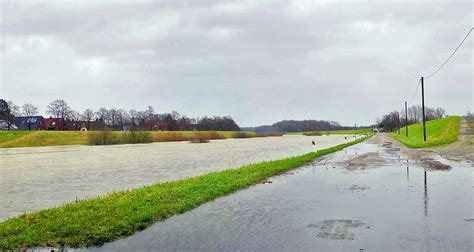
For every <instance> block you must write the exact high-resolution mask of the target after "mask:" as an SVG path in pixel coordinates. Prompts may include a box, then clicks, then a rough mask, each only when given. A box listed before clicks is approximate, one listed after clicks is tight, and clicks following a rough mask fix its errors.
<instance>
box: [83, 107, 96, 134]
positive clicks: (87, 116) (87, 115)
mask: <svg viewBox="0 0 474 252" xmlns="http://www.w3.org/2000/svg"><path fill="white" fill-rule="evenodd" d="M94 114H95V113H94V111H93V110H92V109H86V110H84V112H83V113H82V119H83V120H84V121H86V124H87V125H86V127H87V130H90V127H91V121H92V120H94Z"/></svg>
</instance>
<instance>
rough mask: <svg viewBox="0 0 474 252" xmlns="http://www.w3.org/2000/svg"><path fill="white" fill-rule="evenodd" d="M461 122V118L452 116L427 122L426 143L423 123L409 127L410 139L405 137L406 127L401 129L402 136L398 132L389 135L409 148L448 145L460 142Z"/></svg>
mask: <svg viewBox="0 0 474 252" xmlns="http://www.w3.org/2000/svg"><path fill="white" fill-rule="evenodd" d="M460 121H461V118H460V117H459V116H450V117H446V118H442V119H438V120H432V121H427V122H426V142H424V141H423V125H422V123H417V124H413V125H409V126H408V137H406V135H405V130H406V129H405V127H403V128H401V129H400V134H398V131H396V132H391V133H390V134H389V135H390V136H391V137H393V138H395V139H397V140H398V141H399V142H400V143H402V144H403V145H405V146H407V147H409V148H423V147H434V146H440V145H446V144H450V143H453V142H456V141H457V140H458V136H459V125H460Z"/></svg>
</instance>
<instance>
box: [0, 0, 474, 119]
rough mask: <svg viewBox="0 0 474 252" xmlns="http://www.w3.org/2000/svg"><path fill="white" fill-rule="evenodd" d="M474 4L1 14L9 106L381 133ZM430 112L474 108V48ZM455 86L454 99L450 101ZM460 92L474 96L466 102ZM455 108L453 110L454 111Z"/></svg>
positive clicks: (208, 6)
mask: <svg viewBox="0 0 474 252" xmlns="http://www.w3.org/2000/svg"><path fill="white" fill-rule="evenodd" d="M472 8H473V4H472V3H471V2H452V3H449V2H448V3H431V2H417V3H409V2H407V3H394V2H391V3H387V2H384V3H363V4H360V3H348V2H340V3H324V4H321V3H315V2H306V3H305V2H303V1H298V2H296V4H295V3H292V2H287V1H284V2H258V1H248V2H221V1H215V2H213V1H160V2H139V3H133V2H120V3H117V2H101V3H95V2H74V3H72V2H62V3H38V4H28V3H23V2H21V3H14V2H13V1H12V2H5V1H4V2H2V9H4V11H3V12H2V18H1V28H2V34H3V37H2V58H1V68H2V69H1V70H2V77H1V93H2V95H1V96H2V97H3V96H5V97H7V98H8V99H12V100H13V101H15V102H16V103H20V104H21V103H25V102H32V103H34V104H36V105H39V106H40V108H43V109H44V108H45V107H46V105H47V103H48V102H49V101H50V100H53V99H56V98H64V99H66V100H67V101H69V102H70V103H71V105H72V107H74V108H76V109H78V110H83V109H85V108H88V107H92V108H98V107H102V106H106V107H112V106H118V107H124V108H137V109H143V108H144V107H145V106H146V105H149V104H150V105H153V106H155V107H156V109H157V111H171V110H178V111H180V112H181V113H183V114H188V115H190V116H202V115H214V114H216V115H218V114H220V115H231V116H233V117H234V118H235V119H236V120H237V122H238V123H239V124H241V125H257V124H267V123H272V122H274V121H277V120H281V119H306V118H316V119H328V120H336V121H339V122H341V123H343V124H349V125H352V124H353V123H358V124H371V123H373V122H374V121H375V119H376V118H377V117H378V116H380V115H381V114H382V113H385V112H387V111H388V110H394V109H399V108H400V106H401V104H402V102H403V101H404V100H405V99H407V97H409V96H411V94H412V92H413V91H414V88H415V87H416V82H417V81H418V78H419V77H420V76H421V75H422V74H428V73H429V72H430V71H432V70H434V68H435V67H437V66H438V65H439V64H441V62H442V60H444V58H445V57H447V56H448V55H449V53H450V52H451V51H452V49H454V47H455V46H456V45H457V43H459V41H460V39H462V36H464V34H465V33H466V32H467V30H468V29H469V28H470V27H471V26H472V18H473V11H472ZM427 85H430V86H429V90H428V91H427V95H429V96H428V97H429V98H428V101H429V103H428V105H429V106H442V107H445V108H446V109H447V110H448V112H449V113H451V114H461V113H464V112H465V111H467V110H468V109H471V110H472V109H473V108H472V38H471V39H470V41H467V43H466V45H465V46H464V47H463V48H462V50H460V51H459V55H457V56H456V58H455V59H454V60H453V62H452V64H450V65H448V66H447V67H446V69H445V70H444V72H442V73H440V74H439V75H438V76H437V77H436V78H433V79H432V81H431V80H430V82H427ZM454 85H456V86H455V88H452V87H453V86H454ZM459 90H470V92H462V91H459ZM454 97H456V98H454Z"/></svg>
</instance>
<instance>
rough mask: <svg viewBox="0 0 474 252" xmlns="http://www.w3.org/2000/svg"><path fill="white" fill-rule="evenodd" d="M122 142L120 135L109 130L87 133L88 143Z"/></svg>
mask: <svg viewBox="0 0 474 252" xmlns="http://www.w3.org/2000/svg"><path fill="white" fill-rule="evenodd" d="M122 142H123V139H122V137H121V136H120V135H119V134H117V132H113V131H110V130H102V131H93V132H91V133H90V134H89V144H90V145H109V144H121V143H122Z"/></svg>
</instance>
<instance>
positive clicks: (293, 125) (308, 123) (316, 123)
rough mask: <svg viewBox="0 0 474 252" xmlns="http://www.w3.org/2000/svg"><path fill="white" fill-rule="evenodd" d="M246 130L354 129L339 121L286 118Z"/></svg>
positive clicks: (303, 130)
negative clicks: (342, 124) (344, 125)
mask: <svg viewBox="0 0 474 252" xmlns="http://www.w3.org/2000/svg"><path fill="white" fill-rule="evenodd" d="M243 129H244V130H249V131H255V132H257V133H264V132H272V131H277V132H305V131H321V130H341V129H353V128H352V127H343V126H341V125H340V124H339V123H338V122H334V121H324V120H302V121H298V120H284V121H280V122H277V123H274V124H272V125H263V126H258V127H248V128H243Z"/></svg>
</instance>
